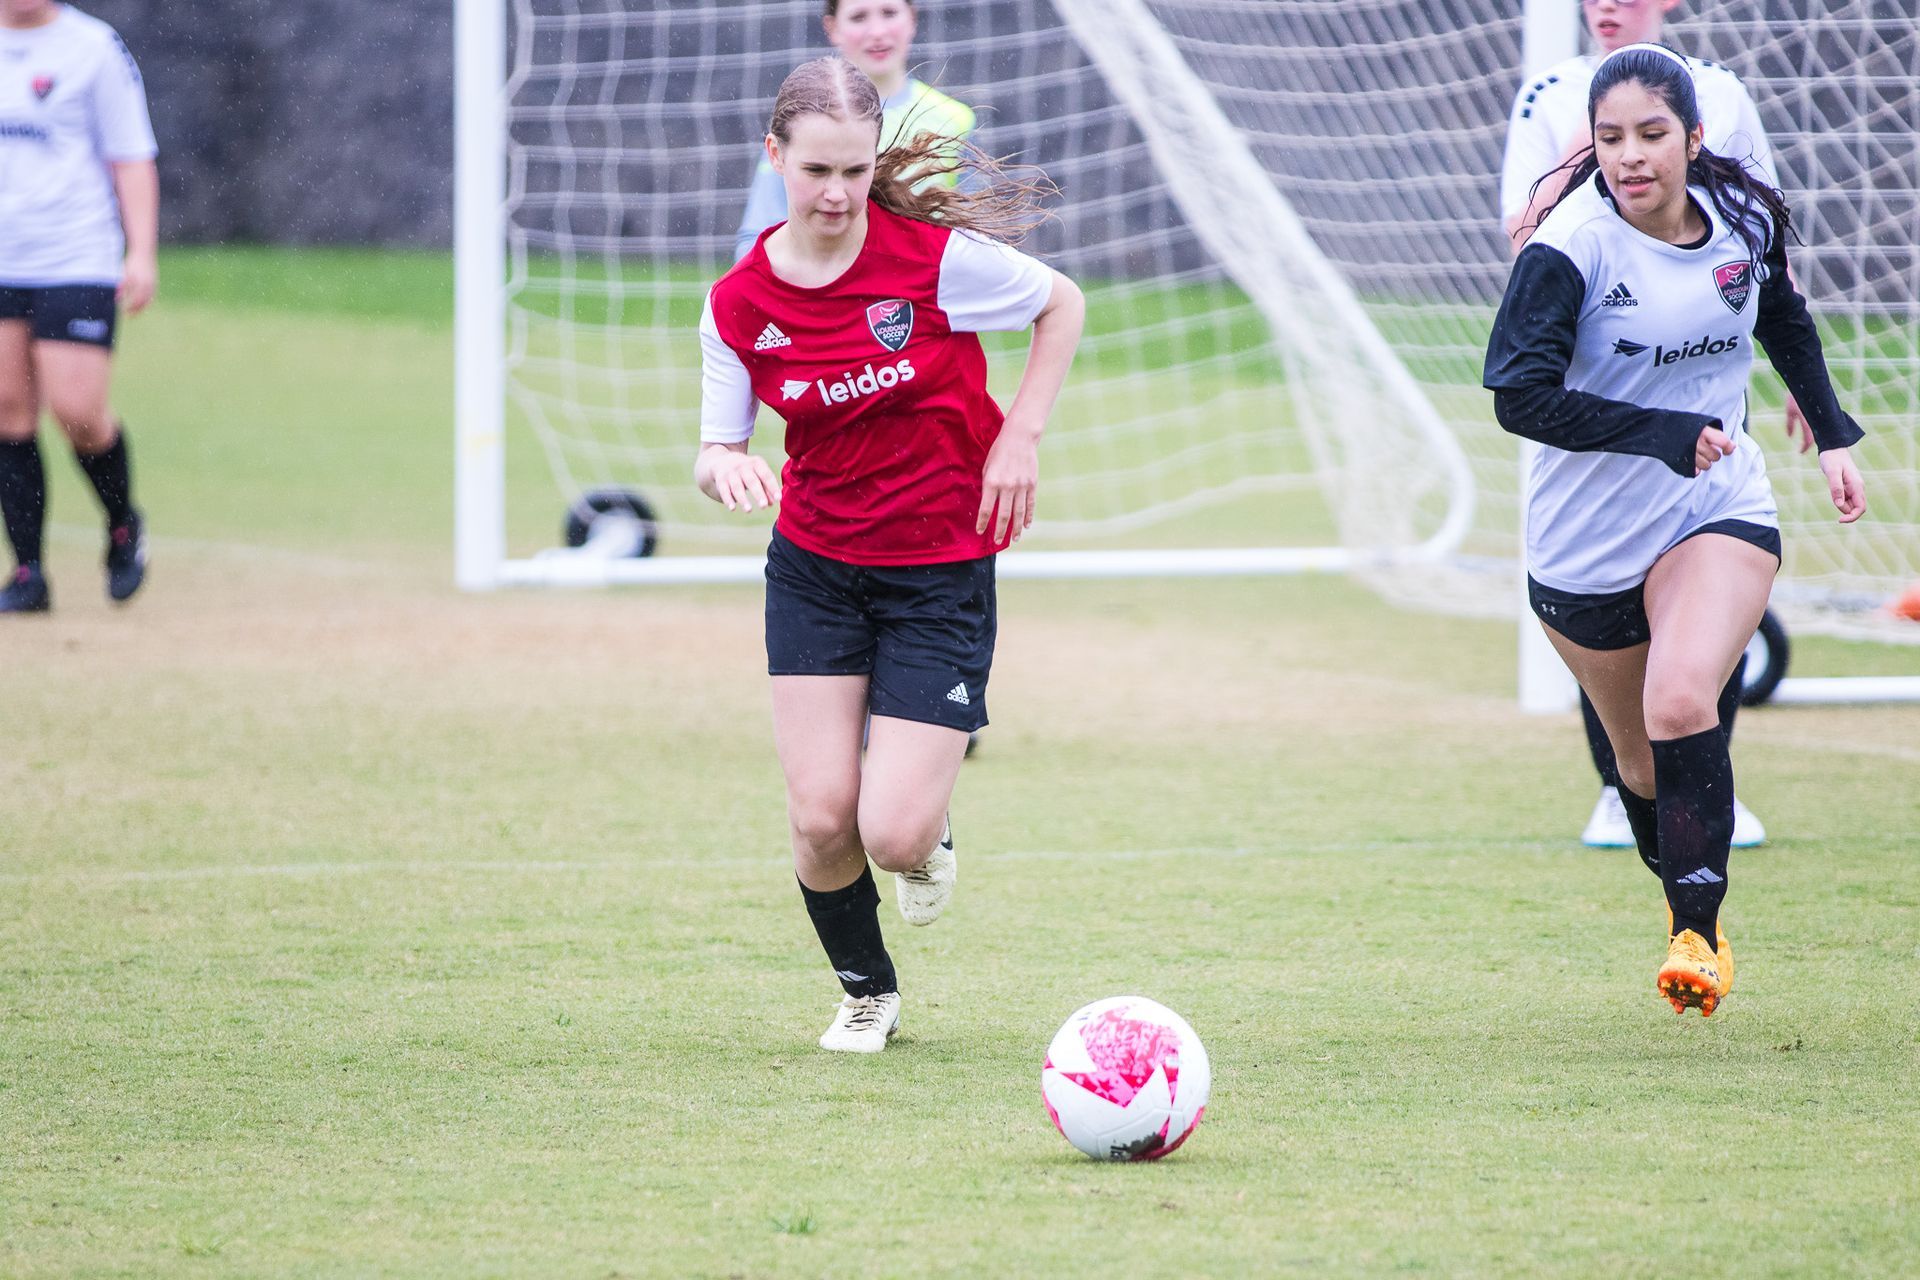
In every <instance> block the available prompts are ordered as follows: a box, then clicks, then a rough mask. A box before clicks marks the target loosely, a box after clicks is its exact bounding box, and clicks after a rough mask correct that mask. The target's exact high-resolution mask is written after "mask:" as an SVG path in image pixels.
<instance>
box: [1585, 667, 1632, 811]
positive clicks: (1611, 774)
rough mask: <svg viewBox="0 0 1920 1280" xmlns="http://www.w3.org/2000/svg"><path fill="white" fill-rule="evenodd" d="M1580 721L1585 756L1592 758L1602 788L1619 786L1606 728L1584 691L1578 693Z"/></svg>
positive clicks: (1618, 767)
mask: <svg viewBox="0 0 1920 1280" xmlns="http://www.w3.org/2000/svg"><path fill="white" fill-rule="evenodd" d="M1580 720H1581V723H1583V724H1585V725H1586V726H1587V754H1589V755H1591V756H1592V757H1593V768H1594V772H1596V773H1598V774H1599V775H1600V783H1601V785H1602V786H1607V787H1614V788H1617V789H1619V790H1622V791H1624V790H1625V789H1626V788H1624V787H1621V786H1620V766H1619V763H1618V762H1617V761H1615V760H1614V758H1613V743H1612V742H1611V741H1610V740H1609V739H1608V738H1607V729H1606V726H1605V725H1603V724H1601V723H1600V713H1599V712H1598V711H1595V710H1594V709H1593V699H1592V698H1589V697H1588V696H1587V693H1586V690H1584V689H1582V690H1581V691H1580Z"/></svg>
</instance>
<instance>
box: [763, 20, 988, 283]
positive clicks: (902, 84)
mask: <svg viewBox="0 0 1920 1280" xmlns="http://www.w3.org/2000/svg"><path fill="white" fill-rule="evenodd" d="M820 25H821V26H822V27H823V28H824V29H825V30H826V33H827V43H829V44H831V45H832V46H833V47H834V48H835V49H838V50H839V51H840V53H841V55H842V56H843V57H845V58H846V59H847V61H849V62H851V63H852V64H853V65H854V66H856V67H858V68H860V70H862V71H864V72H865V73H866V75H867V78H868V79H869V80H872V81H873V84H874V87H875V88H876V89H878V90H879V91H880V108H881V114H882V121H881V126H880V149H881V150H882V151H884V150H886V149H887V148H888V147H889V146H891V145H893V143H894V142H896V141H900V140H901V130H902V129H903V128H904V129H906V130H909V131H910V132H911V133H912V134H922V133H931V134H938V135H940V136H942V137H947V138H953V139H956V140H964V139H966V138H967V136H968V135H969V134H971V133H972V132H973V126H974V115H973V108H972V107H969V106H968V105H967V104H966V103H964V102H960V101H958V100H957V99H954V98H951V97H948V96H947V95H946V94H944V93H942V92H940V91H939V90H938V89H936V88H934V87H933V86H932V85H930V84H927V83H926V82H924V81H921V80H916V79H914V78H913V77H911V76H909V75H908V74H907V59H908V57H909V55H910V53H911V51H912V49H913V37H914V32H915V30H916V28H917V26H918V20H917V15H916V13H915V11H914V7H913V4H912V3H911V0H826V13H825V14H824V15H822V17H821V19H820ZM958 177H959V175H958V174H956V173H945V174H941V175H940V176H938V177H937V178H935V179H933V180H934V181H937V182H943V183H946V184H948V185H949V186H951V185H953V184H954V183H955V182H956V181H957V180H958ZM786 220H787V189H786V187H785V185H784V184H783V183H782V182H781V181H780V175H779V174H777V173H775V172H774V171H773V164H772V162H771V161H769V160H768V159H767V157H766V155H765V154H764V149H763V153H762V155H761V156H760V164H759V167H758V168H756V169H755V170H754V173H753V184H752V185H751V186H750V187H748V188H747V207H746V210H745V212H743V213H742V214H741V216H740V229H739V230H738V231H736V232H735V233H734V236H733V256H734V258H735V260H738V259H740V258H743V257H745V256H746V253H747V250H749V249H751V248H753V242H754V241H755V240H757V239H759V238H760V233H761V232H763V231H765V230H766V229H767V228H768V227H772V226H777V225H778V224H780V223H782V222H785V221H786Z"/></svg>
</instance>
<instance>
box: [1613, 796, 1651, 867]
mask: <svg viewBox="0 0 1920 1280" xmlns="http://www.w3.org/2000/svg"><path fill="white" fill-rule="evenodd" d="M1620 807H1621V808H1622V809H1625V810H1626V811H1627V825H1628V826H1630V827H1632V828H1633V845H1634V848H1635V849H1637V850H1638V851H1639V853H1640V861H1642V862H1644V863H1646V864H1647V870H1649V871H1651V872H1653V874H1654V875H1656V876H1657V875H1659V874H1660V802H1659V801H1657V800H1649V799H1646V798H1645V797H1643V796H1637V795H1635V794H1634V793H1633V789H1632V788H1631V787H1629V786H1627V785H1626V784H1625V783H1622V784H1620Z"/></svg>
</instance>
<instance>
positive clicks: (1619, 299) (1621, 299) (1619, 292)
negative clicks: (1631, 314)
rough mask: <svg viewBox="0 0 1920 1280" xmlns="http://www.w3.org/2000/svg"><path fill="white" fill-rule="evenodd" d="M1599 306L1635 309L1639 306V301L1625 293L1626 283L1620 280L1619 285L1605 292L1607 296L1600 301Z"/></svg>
mask: <svg viewBox="0 0 1920 1280" xmlns="http://www.w3.org/2000/svg"><path fill="white" fill-rule="evenodd" d="M1600 305H1601V306H1603V307H1637V306H1639V305H1640V299H1638V298H1636V297H1634V296H1633V295H1632V294H1631V293H1629V292H1628V291H1627V282H1626V281H1624V280H1622V281H1621V282H1620V283H1619V284H1617V285H1615V286H1613V288H1611V289H1609V290H1607V296H1606V297H1604V298H1602V299H1600Z"/></svg>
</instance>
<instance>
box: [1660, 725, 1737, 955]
mask: <svg viewBox="0 0 1920 1280" xmlns="http://www.w3.org/2000/svg"><path fill="white" fill-rule="evenodd" d="M1653 776H1654V784H1655V787H1656V788H1657V791H1658V796H1657V798H1656V804H1657V806H1658V810H1659V825H1660V879H1661V880H1662V881H1663V882H1664V883H1665V884H1666V889H1667V905H1668V906H1670V907H1672V908H1673V931H1674V933H1676V934H1678V933H1679V932H1681V931H1682V930H1684V929H1692V930H1693V931H1694V932H1695V933H1697V934H1699V935H1700V936H1701V937H1702V938H1704V939H1705V940H1706V943H1707V945H1708V946H1710V947H1711V946H1713V945H1714V937H1715V934H1714V926H1715V923H1716V922H1717V921H1718V919H1719V916H1720V903H1721V901H1722V900H1723V899H1725V897H1726V896H1727V854H1728V849H1729V846H1730V845H1731V842H1732V840H1733V760H1732V758H1731V757H1730V756H1729V755H1728V754H1727V735H1726V733H1725V731H1723V730H1722V729H1721V728H1720V726H1719V725H1715V726H1713V728H1711V729H1702V730H1701V731H1700V732H1699V733H1695V734H1689V735H1688V736H1687V737H1684V738H1666V739H1662V740H1658V741H1655V742H1654V744H1653Z"/></svg>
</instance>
